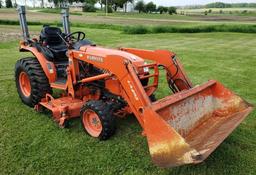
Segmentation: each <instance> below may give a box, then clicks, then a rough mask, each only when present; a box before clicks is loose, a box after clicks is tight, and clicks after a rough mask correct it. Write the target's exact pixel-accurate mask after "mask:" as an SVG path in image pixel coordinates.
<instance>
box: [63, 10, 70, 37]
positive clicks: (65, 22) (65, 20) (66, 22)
mask: <svg viewBox="0 0 256 175" xmlns="http://www.w3.org/2000/svg"><path fill="white" fill-rule="evenodd" d="M61 14H62V25H63V29H64V33H65V34H70V23H69V8H63V9H62V10H61Z"/></svg>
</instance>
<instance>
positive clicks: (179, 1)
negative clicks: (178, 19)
mask: <svg viewBox="0 0 256 175" xmlns="http://www.w3.org/2000/svg"><path fill="white" fill-rule="evenodd" d="M150 1H152V2H154V3H155V4H157V5H164V6H185V5H204V4H208V3H211V2H225V3H240V2H248V3H249V2H254V3H256V0H144V2H150Z"/></svg>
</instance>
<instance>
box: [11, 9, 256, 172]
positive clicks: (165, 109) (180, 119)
mask: <svg viewBox="0 0 256 175" xmlns="http://www.w3.org/2000/svg"><path fill="white" fill-rule="evenodd" d="M18 10H19V16H20V24H21V28H22V31H23V37H24V40H23V41H21V42H20V51H21V52H31V53H32V54H33V57H28V58H22V59H20V60H18V61H17V63H16V66H15V77H16V85H17V90H18V93H19V96H20V98H21V100H22V101H23V103H25V104H27V105H29V106H31V107H34V108H35V109H37V110H40V109H43V108H46V109H48V110H50V111H51V112H52V115H53V118H54V120H55V121H56V122H58V123H59V125H60V126H62V127H65V126H66V124H67V122H68V120H69V119H71V118H74V117H79V116H80V117H81V122H82V124H83V126H84V129H85V131H86V132H88V133H89V134H90V135H91V136H93V137H97V138H99V139H101V140H106V139H108V138H109V137H110V136H112V135H113V134H114V132H115V129H116V126H115V117H123V116H125V115H127V114H134V116H135V117H136V118H137V120H138V122H139V124H140V125H141V127H142V129H143V135H145V136H146V137H147V140H148V145H149V151H150V154H151V156H152V159H153V162H154V163H155V164H156V165H158V166H161V167H170V166H179V165H183V164H191V163H199V162H202V161H203V160H205V159H206V158H207V157H208V156H209V155H210V154H211V153H212V152H213V151H214V150H215V149H216V147H217V146H218V145H219V144H220V143H221V142H222V141H223V140H224V139H225V138H226V137H227V136H228V135H229V134H230V133H231V132H232V131H233V130H234V129H235V128H236V127H237V126H238V125H239V124H240V123H241V122H242V121H243V119H244V118H245V117H246V116H247V115H248V114H249V113H250V112H251V111H252V106H251V105H250V104H248V103H247V102H246V101H244V100H243V99H242V98H240V97H239V96H237V95H235V94H234V93H233V92H231V91H230V90H228V89H227V88H225V87H224V86H223V85H221V84H220V83H219V82H217V81H215V80H210V81H208V82H206V83H205V84H203V85H200V86H193V85H192V83H191V81H190V80H189V79H188V77H187V75H186V74H185V72H184V70H183V68H182V65H181V63H180V62H179V60H178V58H177V56H176V54H175V53H173V52H170V51H167V50H155V51H150V50H140V49H133V48H121V49H118V50H115V49H106V48H102V47H98V46H96V45H95V44H93V43H91V42H90V41H89V40H86V39H85V34H84V33H83V32H80V31H79V32H74V33H71V32H70V27H69V20H68V18H69V15H68V10H67V9H64V10H63V11H62V12H63V13H62V14H63V28H64V33H62V32H61V29H60V28H57V27H51V26H44V27H43V29H42V32H41V34H40V36H39V38H38V39H36V38H34V39H30V37H29V32H28V27H27V23H26V16H25V8H24V7H23V6H21V7H19V9H18ZM146 60H149V62H150V63H149V64H148V63H146V62H145V61H146ZM159 67H162V68H163V69H164V70H165V71H166V79H167V84H168V87H169V88H170V89H171V90H172V92H173V94H172V95H170V96H167V97H165V98H163V99H161V100H156V99H155V97H154V92H155V91H156V90H157V88H158V81H159ZM52 89H59V90H61V91H62V94H61V95H60V96H57V97H56V96H55V97H53V96H52Z"/></svg>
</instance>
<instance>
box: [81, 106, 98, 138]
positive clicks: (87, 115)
mask: <svg viewBox="0 0 256 175" xmlns="http://www.w3.org/2000/svg"><path fill="white" fill-rule="evenodd" d="M83 125H84V128H85V129H86V131H87V132H88V133H89V134H90V135H91V136H93V137H98V136H99V135H100V133H101V131H102V125H101V121H100V118H99V116H98V115H97V114H96V113H95V112H94V111H92V110H86V111H85V112H84V113H83Z"/></svg>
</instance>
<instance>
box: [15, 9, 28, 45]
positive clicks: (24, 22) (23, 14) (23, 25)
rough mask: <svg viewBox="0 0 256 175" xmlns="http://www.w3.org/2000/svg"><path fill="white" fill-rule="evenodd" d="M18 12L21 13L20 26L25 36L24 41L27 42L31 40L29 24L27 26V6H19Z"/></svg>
mask: <svg viewBox="0 0 256 175" xmlns="http://www.w3.org/2000/svg"><path fill="white" fill-rule="evenodd" d="M17 10H18V13H19V21H20V26H21V29H22V35H23V38H24V41H26V42H27V41H28V40H29V39H30V36H29V32H28V24H27V19H26V9H25V6H18V8H17Z"/></svg>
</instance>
